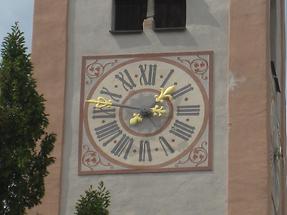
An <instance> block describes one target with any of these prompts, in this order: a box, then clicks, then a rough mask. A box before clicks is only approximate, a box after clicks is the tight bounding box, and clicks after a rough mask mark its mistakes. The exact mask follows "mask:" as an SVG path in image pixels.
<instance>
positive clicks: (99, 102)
mask: <svg viewBox="0 0 287 215" xmlns="http://www.w3.org/2000/svg"><path fill="white" fill-rule="evenodd" d="M86 102H88V103H92V104H95V105H96V107H97V108H110V107H112V106H114V107H122V108H129V109H134V110H141V108H140V107H133V106H129V105H122V104H116V103H113V102H112V100H110V99H106V98H104V97H97V98H96V99H89V100H86Z"/></svg>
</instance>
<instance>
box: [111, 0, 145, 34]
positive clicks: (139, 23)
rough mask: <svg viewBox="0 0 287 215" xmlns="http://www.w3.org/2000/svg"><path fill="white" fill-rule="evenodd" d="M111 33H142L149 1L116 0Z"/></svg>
mask: <svg viewBox="0 0 287 215" xmlns="http://www.w3.org/2000/svg"><path fill="white" fill-rule="evenodd" d="M113 6H114V7H113V23H112V30H111V32H115V33H117V32H119V33H120V32H142V31H143V21H144V19H145V18H146V13H147V0H114V5H113Z"/></svg>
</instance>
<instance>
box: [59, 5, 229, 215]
mask: <svg viewBox="0 0 287 215" xmlns="http://www.w3.org/2000/svg"><path fill="white" fill-rule="evenodd" d="M111 6H112V1H111V0H97V1H94V0H86V1H77V0H71V1H70V7H69V44H68V50H69V57H68V73H67V88H66V89H67V94H66V95H67V96H66V100H65V102H66V109H65V145H64V159H63V164H64V165H63V178H62V197H61V215H65V214H67V215H70V214H73V212H74V205H75V202H76V200H77V199H78V198H79V196H80V194H82V193H83V192H84V190H86V189H87V188H88V186H89V185H90V184H97V183H98V182H99V181H100V180H103V181H104V182H105V184H106V186H107V187H108V189H109V190H110V191H111V193H112V204H111V207H110V212H111V214H115V215H116V214H127V215H171V214H182V215H222V214H225V213H226V208H227V205H226V200H227V195H226V194H227V190H226V188H227V147H228V146H227V145H228V141H227V138H228V128H227V120H228V116H227V113H228V111H227V105H228V104H227V101H228V99H227V91H228V88H227V84H228V83H227V62H228V52H227V49H228V29H227V26H228V1H227V0H218V1H212V0H203V1H198V0H187V30H186V31H185V32H162V33H155V32H154V31H152V30H151V29H146V30H145V31H144V33H142V34H134V35H112V34H110V33H109V30H110V23H111ZM201 50H213V51H214V74H213V75H214V80H215V84H214V85H215V88H214V125H216V126H214V136H213V139H214V141H213V144H214V147H213V148H214V152H213V157H214V160H213V164H214V165H213V170H212V171H207V172H190V173H157V174H152V173H150V174H129V175H125V174H118V175H101V176H96V175H95V176H78V162H77V160H78V144H79V143H78V131H79V130H78V127H79V102H80V72H81V57H82V56H89V55H105V54H133V53H155V52H174V51H201Z"/></svg>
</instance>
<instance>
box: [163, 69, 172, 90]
mask: <svg viewBox="0 0 287 215" xmlns="http://www.w3.org/2000/svg"><path fill="white" fill-rule="evenodd" d="M173 73H174V70H173V69H171V70H170V71H169V73H168V74H167V76H166V78H165V79H164V80H163V82H162V84H161V85H160V87H161V88H164V87H165V85H166V84H167V82H168V80H169V79H170V77H171V75H172V74H173Z"/></svg>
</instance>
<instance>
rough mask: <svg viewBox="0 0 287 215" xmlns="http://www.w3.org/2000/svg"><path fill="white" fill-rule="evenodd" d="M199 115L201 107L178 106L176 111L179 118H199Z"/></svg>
mask: <svg viewBox="0 0 287 215" xmlns="http://www.w3.org/2000/svg"><path fill="white" fill-rule="evenodd" d="M199 113H200V105H183V106H178V107H177V110H176V115H177V116H198V115H199Z"/></svg>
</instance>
